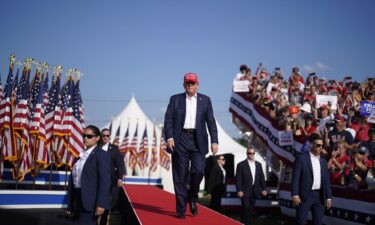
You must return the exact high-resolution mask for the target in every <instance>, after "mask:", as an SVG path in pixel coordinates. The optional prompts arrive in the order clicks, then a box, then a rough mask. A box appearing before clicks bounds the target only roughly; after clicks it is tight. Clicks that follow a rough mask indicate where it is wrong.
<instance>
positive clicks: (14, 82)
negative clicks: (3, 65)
mask: <svg viewBox="0 0 375 225" xmlns="http://www.w3.org/2000/svg"><path fill="white" fill-rule="evenodd" d="M19 74H20V68H18V67H17V73H16V76H15V77H14V80H13V90H14V94H13V97H14V100H15V101H17V89H18V77H19Z"/></svg>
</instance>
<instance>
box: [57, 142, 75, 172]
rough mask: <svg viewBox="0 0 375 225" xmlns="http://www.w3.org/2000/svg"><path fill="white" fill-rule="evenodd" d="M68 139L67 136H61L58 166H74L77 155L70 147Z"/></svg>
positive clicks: (58, 148) (58, 149)
mask: <svg viewBox="0 0 375 225" xmlns="http://www.w3.org/2000/svg"><path fill="white" fill-rule="evenodd" d="M67 143H68V140H67V137H65V136H64V137H61V140H60V142H59V144H58V147H57V154H58V162H57V166H58V167H60V166H62V165H67V166H68V167H69V168H72V166H73V162H74V159H75V156H74V155H73V154H72V153H71V151H69V149H68V144H67Z"/></svg>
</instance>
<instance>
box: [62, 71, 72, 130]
mask: <svg viewBox="0 0 375 225" xmlns="http://www.w3.org/2000/svg"><path fill="white" fill-rule="evenodd" d="M73 94H74V81H73V77H72V76H68V78H67V80H66V81H65V84H64V87H63V89H62V93H61V98H62V99H61V108H62V117H61V119H62V122H61V124H62V127H61V134H62V135H65V136H69V135H70V132H71V125H72V123H71V121H72V116H73V108H72V106H73V104H72V101H73Z"/></svg>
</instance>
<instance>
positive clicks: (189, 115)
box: [184, 94, 197, 129]
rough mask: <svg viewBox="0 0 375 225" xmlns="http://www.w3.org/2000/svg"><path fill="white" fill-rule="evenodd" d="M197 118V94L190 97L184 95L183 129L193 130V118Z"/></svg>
mask: <svg viewBox="0 0 375 225" xmlns="http://www.w3.org/2000/svg"><path fill="white" fill-rule="evenodd" d="M196 116H197V94H195V95H193V96H192V97H190V96H189V95H188V94H186V116H185V123H184V129H195V118H196Z"/></svg>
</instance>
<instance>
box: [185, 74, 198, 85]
mask: <svg viewBox="0 0 375 225" xmlns="http://www.w3.org/2000/svg"><path fill="white" fill-rule="evenodd" d="M186 82H193V83H198V75H197V74H195V73H187V74H185V75H184V83H186Z"/></svg>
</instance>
